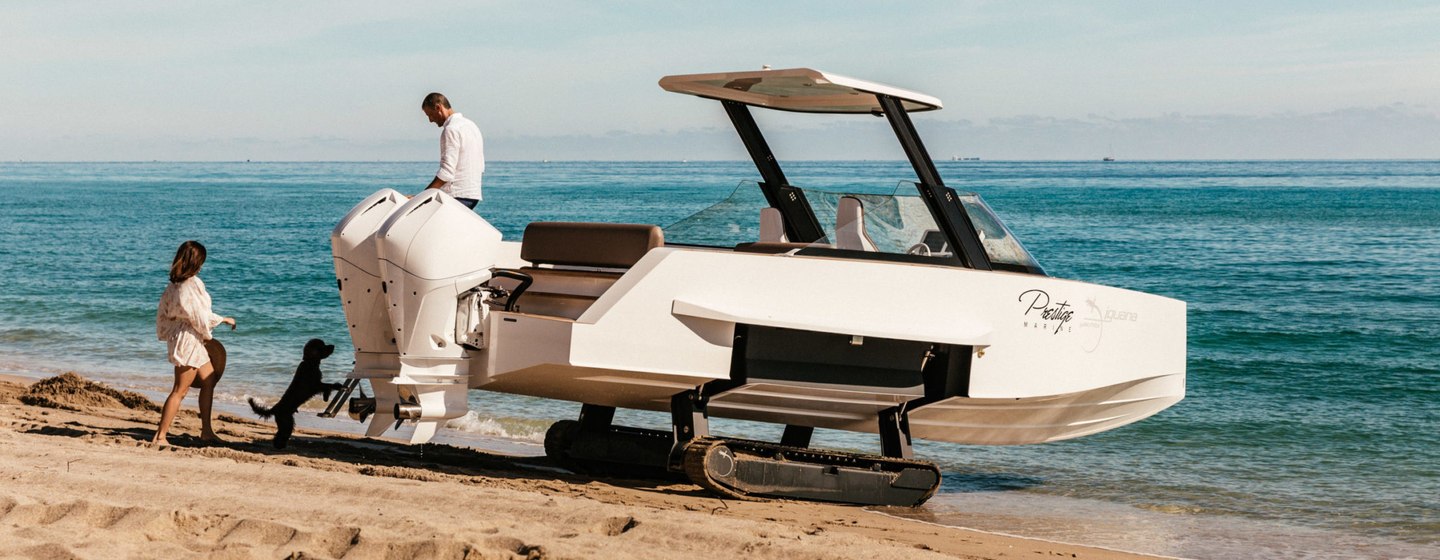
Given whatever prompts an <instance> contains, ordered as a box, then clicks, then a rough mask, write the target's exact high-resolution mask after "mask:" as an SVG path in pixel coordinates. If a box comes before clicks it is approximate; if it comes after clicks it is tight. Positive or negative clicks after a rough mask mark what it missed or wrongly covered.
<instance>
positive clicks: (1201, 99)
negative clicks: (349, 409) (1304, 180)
mask: <svg viewBox="0 0 1440 560" xmlns="http://www.w3.org/2000/svg"><path fill="white" fill-rule="evenodd" d="M772 4H778V3H770V2H729V3H727V2H705V3H676V2H616V3H598V2H543V3H542V2H468V3H447V2H429V3H425V4H424V6H425V7H424V8H423V9H422V8H408V9H407V8H401V7H398V6H397V5H395V4H392V3H379V2H375V3H367V2H304V3H297V2H207V3H178V2H177V3H145V4H131V3H78V2H33V3H7V4H5V5H4V7H3V8H0V15H3V17H0V37H3V39H0V77H3V79H0V160H11V161H13V160H21V159H23V160H151V159H159V160H236V159H242V160H243V159H257V160H377V159H379V160H427V159H431V158H432V157H433V156H434V153H435V151H436V134H437V131H436V129H435V128H434V127H433V125H430V124H429V123H427V122H425V120H424V118H423V116H422V115H421V113H420V111H419V109H418V103H419V99H420V98H421V97H423V96H424V94H425V93H427V92H429V91H432V90H438V91H443V92H445V93H446V94H447V95H449V96H450V97H451V99H452V100H454V102H455V104H456V108H457V109H459V110H461V111H462V112H464V113H465V114H466V115H468V116H470V117H471V118H474V119H475V120H476V121H477V122H479V123H480V125H481V128H482V130H484V132H485V135H486V142H487V146H486V147H487V153H488V155H489V156H490V158H491V159H541V158H551V159H678V158H689V159H741V158H743V157H744V152H743V150H742V149H741V148H740V146H739V143H738V141H736V140H735V139H734V138H733V134H732V133H731V132H730V130H729V124H728V121H727V120H726V119H725V117H724V114H723V112H722V111H721V110H720V109H719V106H718V104H715V103H713V102H706V101H703V100H699V99H696V98H691V97H687V96H680V95H675V94H671V93H666V92H664V91H662V90H661V89H660V88H659V87H657V86H656V85H655V82H656V80H658V79H659V78H660V77H661V76H663V75H666V74H676V73H693V72H713V71H726V70H748V69H758V68H760V66H761V65H764V64H768V65H771V66H773V67H776V68H783V67H791V66H810V67H814V68H820V69H824V70H827V71H832V72H837V73H841V74H846V75H850V76H854V77H858V78H862V79H869V80H874V81H880V82H885V83H889V84H893V85H896V86H900V87H905V88H909V89H914V90H917V91H921V92H924V93H927V94H930V95H934V96H937V97H939V98H941V99H942V100H944V102H945V104H946V109H945V110H943V111H940V112H936V113H927V114H924V115H917V116H916V121H917V124H918V125H919V126H920V127H921V128H922V132H923V133H925V135H926V137H927V141H928V144H929V147H930V148H931V151H932V152H934V153H935V154H936V156H937V157H946V156H948V155H951V154H955V155H972V156H980V157H985V158H987V159H1088V158H1091V157H1098V156H1100V155H1105V154H1112V153H1113V154H1114V155H1116V156H1119V157H1123V158H1129V159H1141V158H1162V159H1168V158H1181V159H1185V158H1335V157H1338V158H1346V157H1373V158H1437V157H1440V4H1437V3H1433V2H1431V3H1416V2H1384V3H1355V2H1298V1H1297V2H1266V3H1252V2H1206V3H1199V2H1195V3H1176V2H1089V3H1079V2H1039V1H1037V2H988V1H968V2H967V1H957V2H916V1H911V2H903V3H888V2H834V1H832V2H790V3H784V4H783V5H780V6H778V7H777V6H774V5H772ZM758 117H759V118H760V119H761V124H762V125H763V126H766V127H767V132H771V139H772V143H773V144H775V147H776V151H777V152H778V153H779V154H780V155H781V156H782V157H786V156H789V157H798V158H807V159H809V158H815V159H821V158H841V159H844V158H865V159H869V158H897V159H898V158H900V157H902V156H900V154H899V152H898V150H896V149H895V148H894V147H893V146H892V144H893V141H891V140H888V139H887V138H886V136H885V135H886V134H888V130H886V129H885V128H884V127H883V126H882V123H881V121H876V120H874V119H863V118H856V117H851V118H849V119H845V118H826V117H801V116H794V115H777V114H768V113H767V114H762V115H758Z"/></svg>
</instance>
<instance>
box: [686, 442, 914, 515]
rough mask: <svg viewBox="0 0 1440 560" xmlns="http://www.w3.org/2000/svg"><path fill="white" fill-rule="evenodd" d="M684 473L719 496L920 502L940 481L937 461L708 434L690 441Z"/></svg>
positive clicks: (864, 502)
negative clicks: (844, 451)
mask: <svg viewBox="0 0 1440 560" xmlns="http://www.w3.org/2000/svg"><path fill="white" fill-rule="evenodd" d="M683 464H684V470H685V475H686V476H687V477H688V478H689V479H690V481H691V482H694V483H695V484H697V485H699V486H701V487H703V488H705V489H706V490H709V491H710V492H713V493H715V494H716V495H718V496H721V497H725V498H732V499H739V500H755V499H765V498H791V499H800V500H816V501H826V502H840V503H848V504H862V505H886V506H918V505H920V504H923V503H925V501H926V500H929V499H930V497H931V496H933V495H935V491H936V490H937V489H939V487H940V468H939V467H938V466H936V465H935V464H934V463H930V462H927V461H917V460H914V459H900V458H895V457H883V456H879V455H865V454H859V453H842V452H838V451H824V450H818V449H809V448H800V447H787V446H784V445H778V444H773V443H766V442H759V441H749V440H737V439H724V438H713V437H705V438H699V439H696V440H693V441H691V442H690V443H689V444H687V445H686V447H685V450H684V458H683Z"/></svg>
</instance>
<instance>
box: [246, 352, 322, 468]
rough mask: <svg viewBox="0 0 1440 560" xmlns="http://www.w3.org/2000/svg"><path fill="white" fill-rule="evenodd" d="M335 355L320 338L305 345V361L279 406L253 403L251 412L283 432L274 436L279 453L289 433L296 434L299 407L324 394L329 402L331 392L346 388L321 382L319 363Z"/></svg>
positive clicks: (301, 362)
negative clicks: (273, 420)
mask: <svg viewBox="0 0 1440 560" xmlns="http://www.w3.org/2000/svg"><path fill="white" fill-rule="evenodd" d="M334 351H335V345H334V344H325V341H323V340H320V339H318V338H312V339H310V342H306V343H305V356H304V359H303V360H301V361H300V365H298V366H296V367H295V379H292V380H290V387H289V388H287V389H285V394H284V395H282V396H281V397H280V402H277V403H275V406H272V407H270V408H265V407H263V406H260V403H257V402H255V399H250V409H251V410H254V411H255V414H259V415H260V417H261V418H269V417H271V416H274V417H275V425H276V426H278V427H279V428H280V431H278V432H276V433H275V448H276V449H284V448H285V444H286V443H288V442H289V441H290V433H291V432H293V431H295V411H297V410H300V405H302V404H305V401H308V400H310V399H313V398H315V395H318V394H321V393H324V395H325V400H327V401H328V400H330V391H339V390H341V389H344V388H345V385H343V384H340V383H326V382H324V381H323V380H321V379H320V360H323V359H325V358H328V357H330V354H331V353H332V352H334Z"/></svg>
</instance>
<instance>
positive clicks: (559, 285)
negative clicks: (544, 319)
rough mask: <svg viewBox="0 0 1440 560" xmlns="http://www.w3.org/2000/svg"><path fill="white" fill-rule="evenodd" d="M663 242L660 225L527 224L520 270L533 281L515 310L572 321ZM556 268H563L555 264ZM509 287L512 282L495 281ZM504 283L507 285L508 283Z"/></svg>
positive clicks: (663, 236) (522, 243)
mask: <svg viewBox="0 0 1440 560" xmlns="http://www.w3.org/2000/svg"><path fill="white" fill-rule="evenodd" d="M664 244H665V234H664V232H662V231H661V230H660V228H659V227H658V226H653V225H646V224H607V223H591V222H534V223H531V224H530V225H529V226H526V227H525V237H524V238H523V239H522V240H521V242H520V258H522V259H525V260H526V261H529V262H530V264H531V266H527V267H524V268H521V269H520V272H523V273H525V274H528V275H530V277H531V278H534V283H533V284H531V285H530V287H529V288H528V289H527V290H526V291H525V293H524V294H522V295H521V296H520V297H519V298H518V299H516V300H515V306H514V310H515V311H518V312H521V313H532V314H536V315H553V316H556V317H566V318H569V319H575V318H578V317H580V315H581V314H583V313H585V310H586V309H589V308H590V304H592V303H594V302H595V299H596V298H599V297H600V295H601V294H604V293H605V290H608V289H610V286H611V285H613V284H615V281H616V280H619V279H620V276H621V275H623V274H624V273H625V270H626V269H628V268H630V267H631V266H634V265H635V263H636V262H638V261H639V260H640V259H641V258H642V257H644V256H645V254H646V253H648V252H650V250H651V249H654V248H656V247H660V246H663V245H664ZM557 266H560V267H566V268H555V267H557ZM494 282H499V283H501V284H503V285H505V286H506V287H507V288H513V287H514V284H515V283H514V282H508V281H505V280H497V281H494ZM507 282H508V283H507Z"/></svg>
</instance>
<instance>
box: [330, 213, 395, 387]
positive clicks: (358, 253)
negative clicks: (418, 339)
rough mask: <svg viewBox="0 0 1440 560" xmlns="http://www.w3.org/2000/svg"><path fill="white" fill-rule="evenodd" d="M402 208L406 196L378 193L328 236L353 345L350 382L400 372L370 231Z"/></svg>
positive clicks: (378, 229)
mask: <svg viewBox="0 0 1440 560" xmlns="http://www.w3.org/2000/svg"><path fill="white" fill-rule="evenodd" d="M403 204H405V195H402V194H400V193H398V192H395V190H394V189H382V190H380V191H378V192H376V193H375V194H372V195H370V196H369V197H366V198H365V200H364V201H362V202H361V203H360V204H357V205H355V207H354V208H352V209H351V210H350V213H348V214H346V215H345V218H344V219H342V220H340V223H339V224H338V225H336V226H335V229H334V230H333V231H331V232H330V251H331V253H332V254H333V255H334V258H335V280H336V283H337V284H338V285H339V287H340V301H341V303H342V305H343V306H344V309H345V324H346V325H348V326H349V328H350V340H351V342H352V343H353V344H354V345H355V371H354V373H352V374H351V376H350V377H351V378H352V379H368V378H374V377H394V376H396V375H398V374H399V373H400V352H399V350H396V348H395V335H394V334H393V332H394V329H393V328H391V327H390V313H389V311H388V310H387V309H388V308H389V307H390V304H389V302H387V301H385V292H384V286H383V285H382V284H381V283H380V255H379V253H378V252H377V248H376V246H375V232H377V231H380V226H382V225H384V224H385V220H386V219H387V218H389V217H390V215H391V214H393V213H395V211H396V210H398V209H399V208H400V206H401V205H403Z"/></svg>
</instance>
